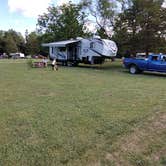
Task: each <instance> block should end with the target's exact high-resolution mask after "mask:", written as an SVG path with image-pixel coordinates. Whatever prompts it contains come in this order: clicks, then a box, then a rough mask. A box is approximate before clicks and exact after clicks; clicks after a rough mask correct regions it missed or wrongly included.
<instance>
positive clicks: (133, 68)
mask: <svg viewBox="0 0 166 166" xmlns="http://www.w3.org/2000/svg"><path fill="white" fill-rule="evenodd" d="M129 72H130V74H138V73H139V69H138V67H137V66H136V65H131V66H130V68H129Z"/></svg>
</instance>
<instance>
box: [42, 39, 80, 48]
mask: <svg viewBox="0 0 166 166" xmlns="http://www.w3.org/2000/svg"><path fill="white" fill-rule="evenodd" d="M79 41H80V40H65V41H59V42H53V43H44V44H42V46H44V47H50V46H51V47H65V46H66V45H68V44H72V43H77V42H79Z"/></svg>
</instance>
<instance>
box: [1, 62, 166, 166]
mask: <svg viewBox="0 0 166 166" xmlns="http://www.w3.org/2000/svg"><path fill="white" fill-rule="evenodd" d="M9 62H10V63H9ZM0 165H3V166H4V165H8V166H13V165H17V166H22V165H23V166H29V165H35V166H36V165H39V166H40V165H41V166H46V165H49V166H50V165H57V166H61V165H68V166H85V165H86V166H106V165H108V166H109V165H112V166H114V165H115V166H128V165H133V166H146V165H147V166H153V165H154V166H158V165H159V166H164V165H166V75H164V74H148V73H144V74H140V75H130V74H129V73H128V72H127V71H126V70H125V69H123V68H122V67H121V63H120V62H114V63H112V64H111V63H109V62H107V63H106V64H105V65H102V66H97V67H89V66H87V67H85V66H81V67H59V71H58V72H56V71H52V70H51V68H49V67H48V68H45V69H42V68H28V67H27V64H26V61H25V60H15V61H14V60H0Z"/></svg>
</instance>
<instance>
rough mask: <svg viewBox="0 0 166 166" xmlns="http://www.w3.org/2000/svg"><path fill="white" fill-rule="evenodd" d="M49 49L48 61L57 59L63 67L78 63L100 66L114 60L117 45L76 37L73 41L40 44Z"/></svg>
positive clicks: (109, 41)
mask: <svg viewBox="0 0 166 166" xmlns="http://www.w3.org/2000/svg"><path fill="white" fill-rule="evenodd" d="M42 46H44V47H49V56H50V59H52V60H53V59H55V58H56V59H57V61H59V62H62V63H63V64H65V65H69V64H70V65H71V64H72V65H77V64H78V63H88V64H101V63H103V62H104V60H105V59H107V58H110V59H111V58H114V57H115V56H116V54H117V50H118V49H117V45H116V43H115V42H114V41H112V40H108V39H101V38H100V37H99V36H95V37H93V38H90V39H83V38H81V37H78V38H77V39H75V40H65V41H59V42H53V43H46V44H42Z"/></svg>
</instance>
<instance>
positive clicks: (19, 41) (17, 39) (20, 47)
mask: <svg viewBox="0 0 166 166" xmlns="http://www.w3.org/2000/svg"><path fill="white" fill-rule="evenodd" d="M24 51H25V41H24V38H23V37H22V35H21V33H19V32H16V31H14V30H12V29H10V30H8V31H0V52H1V53H3V52H6V53H8V54H9V53H14V52H23V53H24Z"/></svg>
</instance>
